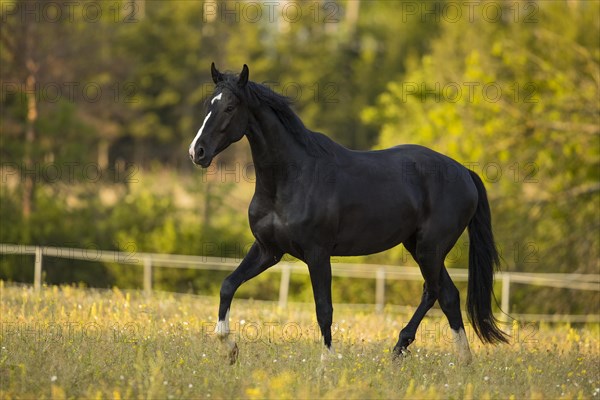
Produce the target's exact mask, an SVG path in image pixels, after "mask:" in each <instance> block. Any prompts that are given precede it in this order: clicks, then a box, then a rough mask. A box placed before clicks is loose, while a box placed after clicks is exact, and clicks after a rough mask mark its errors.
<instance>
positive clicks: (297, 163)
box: [246, 110, 309, 190]
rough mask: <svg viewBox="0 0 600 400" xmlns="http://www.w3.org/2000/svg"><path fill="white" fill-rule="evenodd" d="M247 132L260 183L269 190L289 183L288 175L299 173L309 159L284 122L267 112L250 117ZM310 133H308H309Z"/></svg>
mask: <svg viewBox="0 0 600 400" xmlns="http://www.w3.org/2000/svg"><path fill="white" fill-rule="evenodd" d="M250 118H251V119H250V126H249V129H248V132H247V135H246V136H247V137H248V141H249V143H250V148H251V150H252V159H253V162H254V168H255V171H256V178H257V182H259V183H260V184H261V185H262V186H264V187H265V188H266V189H268V190H274V189H276V186H277V185H279V184H281V183H282V180H283V181H285V175H286V174H285V173H286V172H289V171H290V170H291V169H292V170H298V169H299V168H301V167H302V165H303V163H306V162H307V160H308V157H309V156H308V153H307V150H306V148H304V147H303V146H302V145H301V144H300V142H299V141H298V140H297V139H296V138H294V137H293V136H292V135H293V134H292V133H291V132H289V131H288V130H287V129H286V127H285V126H284V125H283V123H282V122H281V121H280V120H279V119H278V118H277V117H276V116H275V115H268V114H267V111H264V110H263V111H257V112H256V113H254V114H253V115H252V116H251V117H250ZM307 134H308V133H307Z"/></svg>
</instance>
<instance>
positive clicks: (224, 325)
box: [215, 309, 229, 339]
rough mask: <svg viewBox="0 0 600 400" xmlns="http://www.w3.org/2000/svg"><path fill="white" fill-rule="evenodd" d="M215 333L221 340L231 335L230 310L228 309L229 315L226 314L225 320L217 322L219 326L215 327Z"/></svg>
mask: <svg viewBox="0 0 600 400" xmlns="http://www.w3.org/2000/svg"><path fill="white" fill-rule="evenodd" d="M215 333H216V334H217V336H218V337H219V338H220V339H224V338H226V337H227V335H229V309H227V314H225V319H224V320H219V322H217V326H216V327H215Z"/></svg>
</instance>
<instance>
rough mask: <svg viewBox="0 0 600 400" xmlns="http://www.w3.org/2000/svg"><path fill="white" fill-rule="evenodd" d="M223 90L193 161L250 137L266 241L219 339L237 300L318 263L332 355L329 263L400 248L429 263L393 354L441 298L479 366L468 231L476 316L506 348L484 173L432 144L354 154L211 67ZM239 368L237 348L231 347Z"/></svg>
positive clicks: (316, 282) (257, 226)
mask: <svg viewBox="0 0 600 400" xmlns="http://www.w3.org/2000/svg"><path fill="white" fill-rule="evenodd" d="M211 73H212V78H213V81H214V82H215V84H216V88H215V91H214V93H213V95H212V97H211V98H210V102H209V103H207V104H208V113H207V115H206V117H205V118H204V122H203V124H202V127H201V128H200V130H199V131H198V134H197V135H196V137H195V138H194V140H193V141H192V143H191V145H190V148H189V154H190V157H191V159H192V161H193V162H194V164H197V165H200V166H202V167H204V168H205V167H208V166H209V165H210V163H211V161H212V159H213V158H214V157H215V156H216V155H217V154H218V153H219V152H221V151H222V150H224V149H225V148H227V147H228V146H229V145H230V144H231V143H234V142H237V141H238V140H240V139H241V138H242V137H243V136H244V135H245V136H246V137H247V138H248V141H249V143H250V148H251V151H252V158H253V161H254V168H255V171H256V189H255V193H254V197H253V199H252V202H251V203H250V207H249V210H248V214H249V220H250V228H251V229H252V233H253V235H254V237H255V238H256V241H255V243H254V244H253V245H252V247H251V248H250V250H249V252H248V254H247V255H246V256H245V257H244V259H243V261H242V262H241V263H240V265H239V266H238V267H237V269H236V270H235V271H233V273H231V275H229V276H228V277H227V278H226V279H225V280H224V281H223V284H222V286H221V293H220V296H221V297H220V306H219V322H218V324H217V327H216V333H217V335H218V336H219V337H220V338H222V339H224V338H226V337H227V335H228V333H229V309H230V306H231V301H232V299H233V296H234V293H235V291H236V290H237V289H238V287H239V286H240V285H241V284H242V283H243V282H245V281H247V280H249V279H252V278H253V277H255V276H257V275H258V274H260V273H261V272H263V271H265V270H266V269H267V268H269V267H271V266H273V265H275V264H276V263H277V262H278V261H279V260H280V259H281V257H282V256H283V255H284V254H285V253H288V254H291V255H293V256H294V257H297V258H298V259H300V260H302V261H304V262H305V263H306V264H307V265H308V269H309V272H310V280H311V283H312V287H313V293H314V299H315V304H316V312H317V321H318V323H319V327H320V329H321V333H322V335H323V339H324V342H325V346H326V347H327V349H329V350H330V351H331V350H332V349H331V323H332V317H333V307H332V301H331V264H330V257H331V256H352V255H364V254H371V253H376V252H380V251H383V250H386V249H389V248H391V247H393V246H396V245H398V244H400V243H402V244H403V245H404V247H405V248H406V249H407V250H408V251H409V252H410V253H411V255H412V256H413V257H414V259H415V260H416V261H417V263H418V264H419V267H420V269H421V273H422V274H423V278H424V279H425V284H424V287H423V296H422V298H421V303H420V304H419V306H418V308H417V309H416V311H415V313H414V315H413V317H412V318H411V320H410V321H409V323H408V324H407V325H406V327H404V329H402V331H401V332H400V336H399V340H398V342H397V344H396V346H395V347H394V354H395V356H399V355H401V354H403V353H405V352H407V347H408V346H409V345H410V344H411V343H412V342H413V341H414V339H415V334H416V331H417V327H418V326H419V324H420V322H421V320H422V319H423V317H424V316H425V314H426V313H427V311H428V310H429V309H430V308H431V307H432V306H433V304H434V303H435V301H436V300H437V301H438V302H439V304H440V306H441V308H442V310H443V312H444V314H445V315H446V317H447V318H448V321H449V323H450V327H451V329H452V332H453V333H454V335H455V341H456V344H457V346H458V350H459V356H460V358H461V359H463V360H464V361H467V362H468V361H469V360H470V359H471V354H470V350H469V345H468V342H467V340H466V336H465V332H464V325H463V319H462V314H461V311H460V301H459V292H458V289H457V288H456V286H455V285H454V283H453V282H452V280H451V279H450V276H449V275H448V271H447V270H446V268H445V266H444V259H445V257H446V255H447V254H448V252H449V251H450V250H451V249H452V247H453V246H454V244H455V243H456V241H457V240H458V238H459V237H460V235H461V233H462V232H463V231H464V230H465V228H467V227H468V228H469V240H470V249H469V283H468V296H467V311H468V315H469V319H470V321H471V324H472V326H473V329H474V331H475V332H476V333H477V335H478V336H479V338H480V339H481V340H482V341H483V342H488V343H496V342H506V341H507V336H506V335H505V334H504V333H503V332H502V331H501V330H500V329H499V328H498V326H497V322H496V320H495V318H494V316H493V314H492V304H491V299H492V289H493V287H492V286H493V279H494V267H495V266H498V264H499V257H498V253H497V250H496V246H495V244H494V238H493V235H492V229H491V217H490V208H489V204H488V200H487V195H486V190H485V187H484V185H483V183H482V181H481V179H480V178H479V177H478V176H477V174H476V173H474V172H473V171H470V170H468V169H466V168H465V167H464V166H462V165H461V164H459V163H458V162H456V161H454V160H452V159H451V158H448V157H446V156H444V155H442V154H439V153H437V152H435V151H433V150H430V149H428V148H426V147H421V146H416V145H402V146H397V147H393V148H390V149H386V150H380V151H353V150H349V149H346V148H345V147H343V146H341V145H339V144H337V143H335V142H334V141H332V140H331V139H329V138H328V137H327V136H324V135H322V134H320V133H316V132H312V131H310V130H308V129H307V128H306V127H305V126H304V124H303V123H302V121H301V120H300V119H299V118H298V117H297V116H296V114H294V112H293V111H292V110H291V108H290V101H289V99H287V98H286V97H283V96H281V95H279V94H276V93H274V92H273V91H272V90H270V89H269V88H267V87H265V86H263V85H260V84H258V83H255V82H251V81H249V80H248V74H249V71H248V67H247V66H246V65H244V67H243V69H242V72H241V74H240V75H239V76H238V75H237V74H224V73H221V72H219V71H218V70H217V69H216V68H215V65H214V63H213V64H212V66H211ZM229 343H230V345H231V348H230V350H231V351H230V361H231V362H234V361H235V357H236V355H237V346H236V345H235V343H232V342H229Z"/></svg>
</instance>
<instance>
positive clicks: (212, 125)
mask: <svg viewBox="0 0 600 400" xmlns="http://www.w3.org/2000/svg"><path fill="white" fill-rule="evenodd" d="M248 73H249V71H248V66H247V65H246V64H244V68H243V69H242V72H241V73H240V75H239V77H234V76H233V75H229V74H222V73H221V72H219V71H218V70H217V68H215V63H212V65H211V74H212V79H213V81H214V82H215V85H216V88H215V91H214V92H213V94H212V96H211V97H210V102H209V103H208V108H207V113H206V116H205V117H204V122H203V123H202V126H201V127H200V129H199V130H198V133H197V134H196V137H195V138H194V140H193V141H192V143H191V144H190V149H189V153H190V158H191V159H192V161H193V162H194V164H196V165H200V166H202V167H203V168H206V167H208V166H209V165H210V163H211V161H212V159H213V158H214V157H215V156H216V155H217V154H219V153H220V152H221V151H223V150H225V149H226V148H227V147H228V146H229V145H230V144H231V143H234V142H237V141H238V140H240V139H241V138H242V137H243V136H244V133H245V132H246V128H247V126H248V116H249V111H248V107H247V105H246V104H245V102H244V101H243V96H242V93H243V91H244V89H245V87H246V84H247V83H248Z"/></svg>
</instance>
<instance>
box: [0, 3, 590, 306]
mask: <svg viewBox="0 0 600 400" xmlns="http://www.w3.org/2000/svg"><path fill="white" fill-rule="evenodd" d="M276 3H277V2H276ZM287 4H288V3H287V2H283V3H281V2H280V3H277V4H276V5H275V4H270V3H268V2H264V3H263V2H258V3H257V2H243V1H240V2H224V1H216V2H213V1H179V2H167V1H143V0H137V1H135V2H129V1H111V2H93V1H83V2H78V3H77V4H76V5H71V4H70V3H69V4H67V3H60V2H58V3H57V2H53V3H52V4H51V5H46V3H44V2H37V1H28V2H25V1H16V2H14V1H10V2H8V1H0V17H1V18H2V24H1V25H0V29H1V32H0V33H1V37H2V40H1V41H0V63H1V64H2V68H0V80H1V81H2V93H1V97H0V118H1V121H2V122H1V136H0V140H1V143H0V156H1V158H2V165H1V172H2V181H1V183H0V189H1V190H0V217H1V224H0V239H1V241H2V242H3V243H4V242H9V243H22V244H38V245H49V246H50V245H52V246H66V247H68V246H72V247H84V248H90V249H103V250H123V251H129V252H131V253H132V255H133V254H135V253H139V252H143V251H149V252H167V253H181V254H195V255H207V256H216V257H234V258H242V257H243V255H244V254H245V251H246V250H247V248H248V246H249V244H250V243H251V242H252V235H251V233H250V231H249V229H248V226H247V207H248V203H249V201H250V197H251V194H252V190H253V181H252V177H249V176H245V175H246V174H245V173H240V171H241V170H244V171H245V166H246V164H245V163H246V162H249V161H250V155H249V152H248V149H247V145H246V144H245V143H243V142H242V144H237V145H234V146H232V148H231V149H229V150H227V151H225V152H224V153H223V154H222V155H221V156H219V158H218V160H216V161H218V162H220V163H221V164H220V167H219V168H217V169H215V170H211V171H210V173H207V172H206V171H204V172H199V171H198V170H195V169H192V166H191V163H189V161H188V157H187V146H188V145H189V142H190V140H191V139H192V137H193V136H194V134H195V133H196V131H197V129H198V127H199V125H200V123H201V121H202V118H203V112H204V110H203V108H204V101H205V99H206V97H207V96H208V95H209V94H210V93H211V92H212V90H213V84H212V80H211V78H210V73H209V66H210V63H211V62H212V61H215V62H216V63H217V65H218V67H219V68H222V69H226V70H233V71H235V72H237V71H239V70H240V68H241V66H242V64H244V63H246V64H248V65H249V66H250V71H251V72H250V74H251V79H253V80H256V81H259V82H265V83H267V84H269V85H271V86H272V87H273V89H274V90H276V91H279V92H282V93H283V94H287V95H289V96H291V97H292V98H293V99H294V108H295V110H296V111H297V112H298V114H299V115H300V116H301V118H302V119H303V121H304V122H305V124H306V126H307V127H309V128H310V129H313V130H316V131H321V132H324V133H326V134H327V135H329V136H331V137H333V138H334V139H336V140H338V141H339V142H341V143H343V144H345V145H348V146H350V147H352V148H357V149H369V148H372V147H375V148H381V147H388V146H393V145H397V144H401V143H420V144H423V145H426V146H429V147H432V148H434V149H436V150H438V151H440V152H443V153H446V154H448V155H450V156H452V157H455V158H456V159H457V160H459V161H460V162H462V163H464V164H466V165H467V166H468V167H470V168H472V169H474V170H475V171H476V172H478V173H479V174H480V175H482V177H483V178H484V181H485V183H486V186H487V188H488V190H489V195H490V199H491V203H492V204H491V205H492V212H493V217H494V228H495V234H496V238H497V241H498V244H499V246H500V249H501V252H502V256H503V259H504V268H506V269H509V270H517V271H540V272H541V271H543V272H581V273H598V271H599V267H600V265H599V264H598V260H599V259H600V239H599V235H598V230H599V228H600V220H599V218H600V217H599V212H598V202H599V197H598V194H599V192H600V186H599V184H598V182H599V181H600V141H599V140H600V139H599V138H600V129H599V119H598V118H599V117H598V116H599V112H600V110H599V103H598V86H599V84H600V75H599V73H598V71H599V70H600V42H599V39H598V38H599V37H600V27H599V24H600V22H599V19H598V15H600V12H599V11H600V10H599V8H600V3H598V2H597V1H588V2H575V1H566V2H564V1H546V2H541V1H540V2H525V3H521V2H489V3H486V2H483V3H481V4H480V3H477V5H474V7H475V8H474V9H472V10H471V11H472V13H471V12H469V9H468V7H467V6H466V5H465V7H463V9H462V14H461V17H460V18H458V19H457V20H453V19H452V16H453V15H454V14H452V12H451V11H452V7H456V5H457V3H456V2H450V1H444V0H439V1H426V2H400V1H385V2H372V1H360V2H359V1H331V2H329V1H328V2H310V1H309V2H298V3H294V4H293V5H289V6H286V5H287ZM44 7H46V8H44ZM70 7H72V8H71V9H69V8H70ZM96 7H99V8H100V10H101V14H100V15H99V16H98V18H95V17H94V15H93V13H92V14H89V13H85V12H84V8H85V9H86V10H88V11H91V10H92V9H94V8H96ZM286 7H287V8H286ZM497 7H501V11H502V18H499V19H494V18H490V14H486V13H485V11H484V9H485V10H487V11H488V12H489V11H494V10H495V9H496V8H497ZM27 10H29V12H27ZM32 10H33V11H32ZM36 10H37V11H36ZM44 10H46V11H44ZM53 10H54V11H56V12H59V13H61V15H62V16H63V17H64V18H61V19H58V20H51V18H50V17H51V14H48V12H50V11H53ZM298 11H300V13H299V14H298V13H297V12H298ZM256 13H259V14H256ZM36 15H37V17H39V18H38V20H36V19H35V18H36ZM32 78H33V81H35V85H36V86H35V87H34V89H31V90H28V89H27V82H28V79H29V82H31V79H32ZM57 88H58V89H57ZM56 90H58V96H56V95H57V92H56ZM90 90H91V91H90ZM95 90H99V92H100V93H101V95H100V96H99V97H98V98H97V99H96V98H93V96H91V95H93V94H94V93H95V92H94V91H95ZM499 91H500V92H501V95H500V94H499ZM90 96H91V97H90ZM223 171H224V173H225V174H224V175H223ZM228 171H236V172H234V173H233V175H235V177H232V174H231V172H229V175H228ZM29 185H31V187H29ZM26 200H29V201H30V203H31V205H32V207H31V210H30V212H29V214H28V211H27V207H26V206H25V204H26V203H27V201H26ZM467 242H468V241H467V239H466V237H463V238H461V239H460V240H459V242H458V244H457V246H456V247H455V249H454V250H453V253H452V254H451V256H449V257H448V260H447V265H449V266H450V267H462V268H464V267H466V265H467V250H468V243H467ZM353 261H356V262H370V263H385V264H401V265H406V264H411V263H413V261H412V259H411V257H409V256H408V254H407V252H406V250H405V249H404V248H403V247H402V246H398V247H397V248H395V249H392V250H390V251H387V252H384V253H380V254H376V255H371V256H365V257H355V258H353ZM76 263H77V265H75V264H76ZM46 265H47V266H48V268H47V271H46V275H45V281H46V282H48V283H61V282H83V283H85V284H87V285H90V286H100V287H109V286H112V285H117V286H119V287H126V288H137V287H140V286H141V271H140V268H139V267H131V266H128V267H125V266H123V265H118V264H110V263H106V264H97V263H91V262H90V263H82V264H79V262H75V261H73V260H64V259H50V260H48V262H47V263H45V266H46ZM30 266H31V260H30V257H29V256H27V257H15V256H2V257H0V278H3V279H10V280H15V281H25V282H30V281H31V278H32V274H33V271H32V268H31V267H30ZM224 275H225V273H212V272H211V273H206V272H199V271H194V270H187V269H181V270H174V269H166V268H165V269H161V268H157V269H156V272H155V277H154V278H155V279H154V282H155V286H156V287H157V288H158V289H164V290H177V291H184V292H188V291H191V292H196V293H216V292H217V291H218V286H219V285H220V281H221V279H222V278H223V277H224ZM274 276H275V275H274ZM335 285H336V287H337V289H336V290H337V293H338V296H339V297H338V301H354V302H367V301H368V302H371V301H372V298H371V294H372V292H373V288H372V287H371V286H370V285H371V283H367V282H365V281H362V280H358V279H346V278H344V279H339V280H336V282H335ZM277 288H278V279H277V277H276V276H275V277H274V278H273V276H271V277H265V278H263V277H259V278H257V280H256V281H254V282H253V283H251V284H247V285H244V286H243V287H242V288H241V289H240V296H242V297H252V298H260V299H273V298H274V297H275V296H276V295H275V293H276V291H277ZM291 289H292V290H291V294H292V296H296V297H295V298H296V299H301V300H303V301H311V299H312V293H311V289H310V286H309V282H308V279H307V278H306V276H293V277H292V282H291ZM386 290H387V294H388V296H387V297H388V298H389V299H390V301H391V302H394V303H398V304H407V303H409V304H414V301H417V299H418V297H419V293H420V291H421V288H420V287H419V285H418V284H416V283H415V284H413V283H402V282H397V283H393V284H389V285H388V287H387V289H386ZM556 293H558V292H556V291H555V290H554V289H552V290H545V289H540V290H537V289H536V290H532V289H531V288H529V287H527V288H519V287H518V286H517V287H516V289H515V290H514V291H513V293H512V296H513V297H514V299H515V300H517V301H516V302H515V303H514V304H515V305H516V307H517V309H518V311H522V312H532V313H534V312H567V311H568V310H571V311H569V312H575V311H574V310H577V311H582V312H597V310H598V308H597V304H598V294H597V292H590V293H585V294H582V295H580V296H578V297H577V299H574V298H572V299H571V300H570V301H568V302H565V301H564V299H563V297H564V296H557V295H556ZM560 293H561V294H562V292H560Z"/></svg>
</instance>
